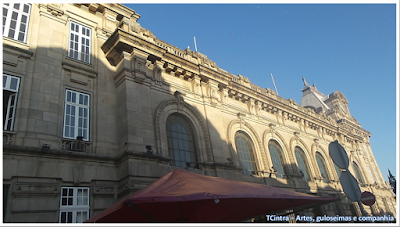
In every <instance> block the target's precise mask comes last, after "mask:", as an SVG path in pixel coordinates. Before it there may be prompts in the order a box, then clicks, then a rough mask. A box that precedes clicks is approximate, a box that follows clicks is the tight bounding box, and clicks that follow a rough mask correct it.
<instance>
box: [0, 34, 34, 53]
mask: <svg viewBox="0 0 400 227" xmlns="http://www.w3.org/2000/svg"><path fill="white" fill-rule="evenodd" d="M3 44H8V45H12V46H15V45H17V46H19V47H20V48H22V49H24V50H29V45H28V44H27V43H24V42H21V41H19V40H15V39H12V38H9V37H6V36H3Z"/></svg>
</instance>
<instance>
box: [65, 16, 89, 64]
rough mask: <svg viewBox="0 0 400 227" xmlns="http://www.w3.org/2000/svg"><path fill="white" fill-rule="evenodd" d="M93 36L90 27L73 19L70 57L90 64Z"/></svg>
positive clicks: (70, 33) (70, 35)
mask: <svg viewBox="0 0 400 227" xmlns="http://www.w3.org/2000/svg"><path fill="white" fill-rule="evenodd" d="M91 37H92V33H91V30H90V28H88V27H86V26H83V25H80V24H78V23H76V22H73V21H71V23H70V31H69V47H68V57H70V58H73V59H76V60H79V61H83V62H86V63H89V64H90V49H91V45H90V43H91Z"/></svg>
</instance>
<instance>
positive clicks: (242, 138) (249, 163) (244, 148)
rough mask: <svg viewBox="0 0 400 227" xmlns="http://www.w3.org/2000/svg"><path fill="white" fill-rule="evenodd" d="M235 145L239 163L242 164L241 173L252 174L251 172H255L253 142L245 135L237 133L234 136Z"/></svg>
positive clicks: (240, 132)
mask: <svg viewBox="0 0 400 227" xmlns="http://www.w3.org/2000/svg"><path fill="white" fill-rule="evenodd" d="M235 143H236V150H237V152H238V154H239V157H240V162H241V163H242V168H243V173H244V174H248V175H251V174H253V173H252V171H254V172H255V171H257V167H256V164H255V161H254V149H253V142H252V141H251V139H250V137H249V136H248V135H247V134H246V133H244V132H242V131H238V132H236V134H235Z"/></svg>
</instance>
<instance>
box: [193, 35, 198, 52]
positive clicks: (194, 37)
mask: <svg viewBox="0 0 400 227" xmlns="http://www.w3.org/2000/svg"><path fill="white" fill-rule="evenodd" d="M193 39H194V49H195V50H196V52H197V44H196V36H193Z"/></svg>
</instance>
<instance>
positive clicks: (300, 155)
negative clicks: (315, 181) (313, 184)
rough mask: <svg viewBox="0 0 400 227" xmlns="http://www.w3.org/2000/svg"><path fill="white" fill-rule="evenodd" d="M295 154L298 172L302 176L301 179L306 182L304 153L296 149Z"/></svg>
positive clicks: (306, 169) (307, 172)
mask: <svg viewBox="0 0 400 227" xmlns="http://www.w3.org/2000/svg"><path fill="white" fill-rule="evenodd" d="M295 154H296V160H297V164H298V165H299V170H300V171H301V173H302V174H303V177H302V178H303V180H304V181H308V178H309V171H308V167H307V163H306V161H305V156H304V153H303V151H302V150H300V148H298V147H296V148H295Z"/></svg>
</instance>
